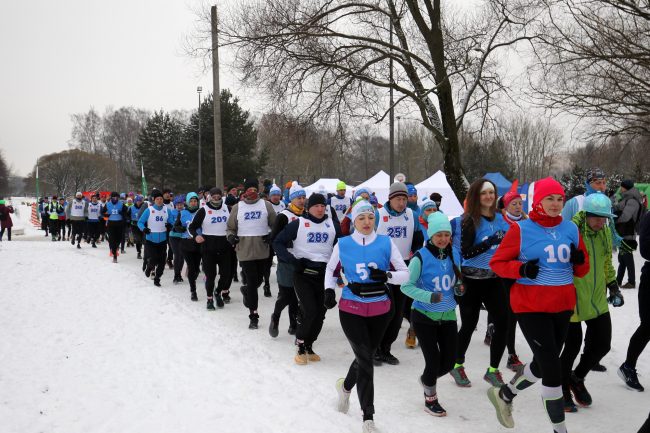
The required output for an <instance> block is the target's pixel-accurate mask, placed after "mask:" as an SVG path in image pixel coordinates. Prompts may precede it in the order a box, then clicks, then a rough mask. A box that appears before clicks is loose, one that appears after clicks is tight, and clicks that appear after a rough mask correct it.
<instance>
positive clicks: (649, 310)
mask: <svg viewBox="0 0 650 433" xmlns="http://www.w3.org/2000/svg"><path fill="white" fill-rule="evenodd" d="M649 278H650V265H649V264H648V262H646V264H645V265H643V269H642V270H641V281H640V284H639V317H640V319H641V323H640V324H639V327H638V328H637V329H636V331H634V334H633V335H632V337H631V338H630V344H629V346H628V347H627V358H626V359H625V363H626V364H627V365H628V367H632V368H636V362H637V360H638V359H639V356H641V353H642V352H643V350H644V349H645V347H646V345H647V344H648V342H649V341H650V281H649Z"/></svg>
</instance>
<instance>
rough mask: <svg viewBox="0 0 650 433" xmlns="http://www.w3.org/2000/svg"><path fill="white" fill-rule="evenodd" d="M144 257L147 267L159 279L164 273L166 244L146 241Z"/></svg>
mask: <svg viewBox="0 0 650 433" xmlns="http://www.w3.org/2000/svg"><path fill="white" fill-rule="evenodd" d="M109 241H110V238H109ZM144 255H145V257H147V267H148V268H149V269H151V270H152V271H153V272H155V276H156V278H157V279H160V277H161V276H162V274H163V272H164V271H165V259H166V257H167V242H160V243H155V242H151V241H146V242H145V244H144Z"/></svg>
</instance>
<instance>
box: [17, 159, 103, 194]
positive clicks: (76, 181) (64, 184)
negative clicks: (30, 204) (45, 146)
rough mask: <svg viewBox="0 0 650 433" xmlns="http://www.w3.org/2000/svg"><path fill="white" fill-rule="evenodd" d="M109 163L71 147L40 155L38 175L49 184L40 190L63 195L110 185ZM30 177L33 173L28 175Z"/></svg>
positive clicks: (95, 189)
mask: <svg viewBox="0 0 650 433" xmlns="http://www.w3.org/2000/svg"><path fill="white" fill-rule="evenodd" d="M112 165H113V164H112V161H111V160H110V159H108V158H106V157H105V156H102V155H95V154H92V153H88V152H84V151H82V150H79V149H71V150H65V151H63V152H58V153H51V154H49V155H44V156H42V157H40V158H39V176H40V179H41V181H42V182H44V183H45V184H46V185H48V186H49V188H47V187H46V188H44V190H48V189H49V190H51V191H52V192H53V193H55V194H60V195H62V196H65V197H67V196H70V195H71V194H74V193H75V192H76V191H97V190H99V189H102V188H107V187H110V184H109V183H110V181H111V174H112V173H111V171H112ZM34 171H35V170H34ZM33 177H34V172H32V174H30V176H28V178H33ZM29 183H31V181H29Z"/></svg>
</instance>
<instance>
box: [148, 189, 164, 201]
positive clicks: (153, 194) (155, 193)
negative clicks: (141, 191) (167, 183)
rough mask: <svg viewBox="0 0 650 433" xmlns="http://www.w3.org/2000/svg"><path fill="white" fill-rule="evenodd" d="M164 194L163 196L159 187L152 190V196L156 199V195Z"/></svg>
mask: <svg viewBox="0 0 650 433" xmlns="http://www.w3.org/2000/svg"><path fill="white" fill-rule="evenodd" d="M162 196H163V193H162V192H160V190H158V189H154V190H153V191H151V198H152V199H154V200H155V199H156V197H162Z"/></svg>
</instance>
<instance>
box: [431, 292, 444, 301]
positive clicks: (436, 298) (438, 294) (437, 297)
mask: <svg viewBox="0 0 650 433" xmlns="http://www.w3.org/2000/svg"><path fill="white" fill-rule="evenodd" d="M440 301H442V292H433V293H431V303H432V304H437V303H438V302H440Z"/></svg>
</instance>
